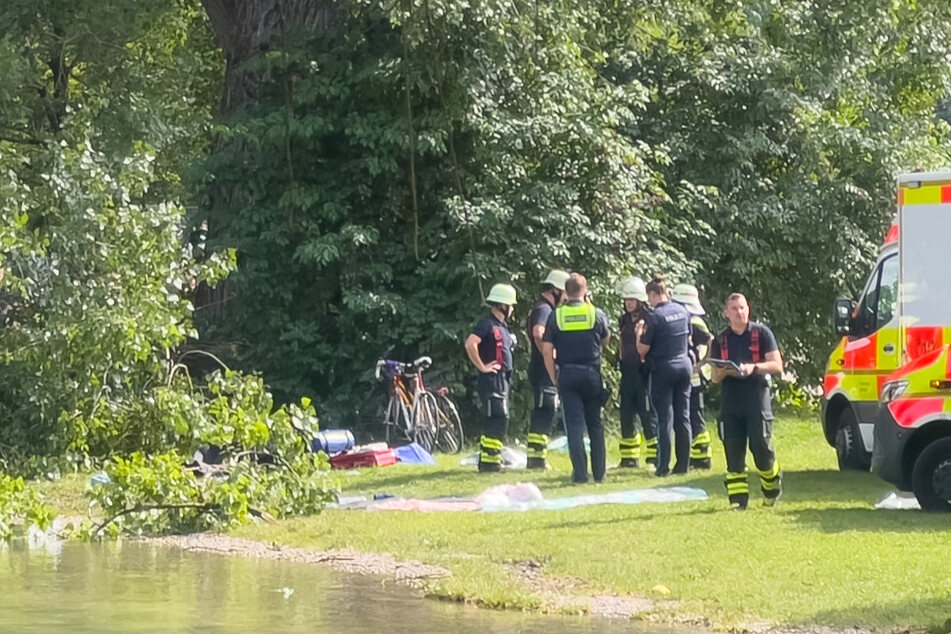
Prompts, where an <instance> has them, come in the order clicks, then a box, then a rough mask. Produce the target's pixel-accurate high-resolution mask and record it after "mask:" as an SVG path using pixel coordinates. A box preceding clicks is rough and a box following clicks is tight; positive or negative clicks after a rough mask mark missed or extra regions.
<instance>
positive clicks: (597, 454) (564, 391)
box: [558, 365, 607, 482]
mask: <svg viewBox="0 0 951 634" xmlns="http://www.w3.org/2000/svg"><path fill="white" fill-rule="evenodd" d="M602 389H603V388H602V386H601V369H600V368H599V367H597V366H581V365H564V366H561V367H560V368H559V373H558V394H559V396H561V402H562V407H563V408H564V410H565V424H566V427H567V428H568V453H569V455H570V456H571V468H572V476H571V479H572V480H573V481H574V482H587V481H588V455H587V452H586V451H585V448H584V432H585V429H587V431H588V438H589V439H590V441H591V472H592V475H594V480H595V482H601V481H602V480H604V471H605V469H606V468H607V453H606V451H605V447H604V427H602V425H601V398H602Z"/></svg>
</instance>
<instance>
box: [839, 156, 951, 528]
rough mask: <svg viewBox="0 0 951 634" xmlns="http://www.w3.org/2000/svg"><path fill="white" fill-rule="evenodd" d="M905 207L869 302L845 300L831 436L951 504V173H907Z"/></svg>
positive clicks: (860, 459) (902, 193) (843, 451)
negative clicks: (950, 260) (950, 271)
mask: <svg viewBox="0 0 951 634" xmlns="http://www.w3.org/2000/svg"><path fill="white" fill-rule="evenodd" d="M897 192H898V214H897V216H896V220H895V224H893V225H892V227H891V228H890V230H889V231H888V235H887V236H886V239H885V244H884V245H883V246H882V248H881V250H880V252H879V256H878V260H877V262H876V264H875V267H874V269H873V270H872V273H871V275H870V276H869V278H868V281H867V282H866V284H865V287H864V290H863V291H862V293H861V295H860V296H859V299H858V300H856V301H852V300H850V299H839V300H836V304H835V315H834V323H835V331H836V334H837V335H839V336H841V340H840V341H839V344H838V346H836V348H835V350H834V351H833V352H832V354H831V355H830V357H829V363H828V366H827V369H826V374H825V379H824V385H823V401H822V421H823V427H824V431H825V436H826V439H827V440H828V441H829V443H830V444H831V445H833V446H834V447H835V449H836V454H837V456H838V461H839V466H840V468H843V469H868V468H869V466H871V467H872V469H873V471H875V473H877V474H878V475H879V476H880V477H882V478H883V479H885V480H887V481H888V482H891V483H892V484H894V485H896V486H897V487H898V488H899V489H901V490H905V491H914V493H915V496H916V497H917V498H918V502H919V504H920V505H921V507H922V508H923V509H925V510H935V511H951V363H949V362H951V357H949V353H948V348H949V344H951V279H949V274H948V271H949V268H948V267H947V260H948V255H949V252H951V248H949V247H951V245H949V243H948V237H949V236H951V171H949V172H933V173H924V172H918V173H910V174H903V175H901V176H899V177H898V188H897Z"/></svg>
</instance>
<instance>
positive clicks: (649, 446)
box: [644, 436, 657, 467]
mask: <svg viewBox="0 0 951 634" xmlns="http://www.w3.org/2000/svg"><path fill="white" fill-rule="evenodd" d="M644 462H646V463H647V464H649V465H653V466H655V467H656V466H657V437H656V436H655V437H654V438H648V439H647V440H646V441H645V442H644Z"/></svg>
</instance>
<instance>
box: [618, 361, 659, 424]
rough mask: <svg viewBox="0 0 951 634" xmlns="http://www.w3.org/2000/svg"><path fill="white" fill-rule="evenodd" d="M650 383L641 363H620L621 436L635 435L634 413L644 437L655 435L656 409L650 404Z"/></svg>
mask: <svg viewBox="0 0 951 634" xmlns="http://www.w3.org/2000/svg"><path fill="white" fill-rule="evenodd" d="M649 390H650V383H649V381H648V374H647V372H646V371H645V368H644V366H643V365H642V364H640V363H637V364H634V363H623V362H622V363H621V438H634V436H636V435H637V426H636V424H635V420H634V417H635V414H636V415H637V418H639V419H640V422H641V430H642V431H643V434H644V438H656V437H657V411H656V410H655V409H654V408H652V407H651V406H650V393H649Z"/></svg>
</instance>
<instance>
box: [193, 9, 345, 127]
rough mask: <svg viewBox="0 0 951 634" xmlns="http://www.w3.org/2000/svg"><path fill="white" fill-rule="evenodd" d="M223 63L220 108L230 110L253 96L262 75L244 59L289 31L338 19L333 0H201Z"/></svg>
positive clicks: (323, 26)
mask: <svg viewBox="0 0 951 634" xmlns="http://www.w3.org/2000/svg"><path fill="white" fill-rule="evenodd" d="M202 4H203V5H204V7H205V12H206V13H207V14H208V18H209V19H210V20H211V25H212V28H213V29H214V31H215V36H216V38H217V40H218V44H219V45H220V46H221V48H222V50H223V51H224V54H225V62H226V64H227V66H226V70H225V85H224V91H223V93H222V97H221V112H222V113H223V114H228V113H231V112H234V111H235V110H236V109H237V108H239V107H240V106H241V104H243V103H244V102H245V101H247V100H249V99H254V97H255V94H256V92H257V87H258V86H259V85H260V84H261V82H262V81H266V78H262V77H258V76H256V75H255V74H254V73H252V72H249V71H248V70H247V69H246V68H245V63H246V62H247V61H248V60H249V59H251V58H253V57H254V56H255V55H257V54H258V53H262V52H265V51H267V50H268V49H269V48H270V47H271V44H272V42H274V41H275V40H277V39H279V38H281V37H282V36H285V35H289V34H292V33H304V34H306V33H320V32H322V31H325V30H327V29H328V28H330V27H331V26H333V24H334V23H336V21H337V19H338V15H339V14H338V10H337V6H336V3H335V2H334V1H333V0H202Z"/></svg>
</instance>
